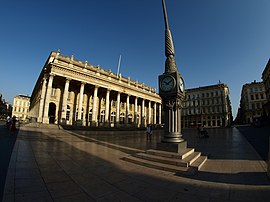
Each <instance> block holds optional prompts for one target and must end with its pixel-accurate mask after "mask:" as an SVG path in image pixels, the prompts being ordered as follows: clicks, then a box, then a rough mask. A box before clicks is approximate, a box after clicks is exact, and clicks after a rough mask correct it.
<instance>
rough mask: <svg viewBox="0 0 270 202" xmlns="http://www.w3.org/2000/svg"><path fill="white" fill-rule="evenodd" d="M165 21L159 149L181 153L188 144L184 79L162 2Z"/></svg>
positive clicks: (160, 79)
mask: <svg viewBox="0 0 270 202" xmlns="http://www.w3.org/2000/svg"><path fill="white" fill-rule="evenodd" d="M162 5H163V13H164V21H165V56H166V62H165V71H164V73H163V74H161V75H159V77H158V79H159V95H160V97H161V98H162V106H163V111H164V120H165V131H164V135H163V138H162V140H161V143H158V148H159V149H161V150H166V151H173V152H178V153H179V152H180V151H181V150H182V149H184V148H186V146H187V144H186V141H185V140H184V139H182V133H181V111H182V108H183V106H182V103H183V101H184V96H185V90H184V87H185V84H184V79H183V77H182V76H181V74H180V73H179V71H178V69H177V66H176V60H175V57H174V46H173V40H172V36H171V32H170V29H169V23H168V18H167V11H166V6H165V1H164V0H162Z"/></svg>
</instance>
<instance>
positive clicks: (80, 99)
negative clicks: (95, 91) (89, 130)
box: [77, 82, 85, 124]
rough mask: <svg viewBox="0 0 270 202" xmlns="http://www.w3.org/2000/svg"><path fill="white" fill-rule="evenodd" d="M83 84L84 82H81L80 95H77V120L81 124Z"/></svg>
mask: <svg viewBox="0 0 270 202" xmlns="http://www.w3.org/2000/svg"><path fill="white" fill-rule="evenodd" d="M84 85H85V83H84V82H82V83H81V88H80V97H79V106H78V119H77V121H79V122H80V123H81V124H82V105H83V93H84Z"/></svg>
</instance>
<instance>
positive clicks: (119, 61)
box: [117, 55, 121, 78]
mask: <svg viewBox="0 0 270 202" xmlns="http://www.w3.org/2000/svg"><path fill="white" fill-rule="evenodd" d="M120 64H121V55H120V56H119V60H118V67H117V78H118V76H119V70H120Z"/></svg>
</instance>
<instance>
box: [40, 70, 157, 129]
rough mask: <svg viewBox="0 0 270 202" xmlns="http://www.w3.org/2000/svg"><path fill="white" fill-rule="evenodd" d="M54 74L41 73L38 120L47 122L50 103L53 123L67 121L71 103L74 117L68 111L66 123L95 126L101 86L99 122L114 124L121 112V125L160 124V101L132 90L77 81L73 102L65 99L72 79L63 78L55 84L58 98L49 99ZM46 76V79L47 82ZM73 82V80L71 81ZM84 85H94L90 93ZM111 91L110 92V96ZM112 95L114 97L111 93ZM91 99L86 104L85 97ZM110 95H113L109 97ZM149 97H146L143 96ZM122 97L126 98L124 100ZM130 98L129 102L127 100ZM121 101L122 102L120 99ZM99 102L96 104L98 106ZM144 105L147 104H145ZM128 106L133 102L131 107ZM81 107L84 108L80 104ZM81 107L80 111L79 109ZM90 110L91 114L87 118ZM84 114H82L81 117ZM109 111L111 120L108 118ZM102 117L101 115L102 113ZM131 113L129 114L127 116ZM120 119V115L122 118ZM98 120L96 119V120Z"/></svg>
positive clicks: (117, 122) (116, 123) (118, 119)
mask: <svg viewBox="0 0 270 202" xmlns="http://www.w3.org/2000/svg"><path fill="white" fill-rule="evenodd" d="M54 77H55V75H54V74H49V75H46V76H44V79H43V83H42V87H41V92H40V101H39V112H38V118H37V120H38V122H41V123H49V122H50V121H49V119H50V117H49V110H50V109H49V106H50V103H52V102H53V103H54V104H55V105H56V109H57V110H56V113H55V114H56V115H55V116H57V118H56V120H55V122H54V123H57V122H58V123H59V122H60V123H64V122H65V123H67V122H66V121H67V117H69V116H67V111H68V109H67V106H68V105H73V106H74V107H73V111H74V109H75V110H76V113H77V115H76V117H74V116H75V115H74V114H73V113H72V114H71V116H72V117H71V118H70V119H71V120H73V121H69V122H68V124H72V125H74V124H82V125H92V126H99V125H100V123H99V122H100V120H101V119H100V118H99V117H100V116H101V107H100V106H101V105H100V104H99V103H100V101H101V99H100V98H101V96H102V95H101V94H99V91H100V89H102V92H103V94H104V89H105V91H106V92H105V96H104V97H102V98H104V99H105V117H103V118H104V119H103V121H104V123H105V125H107V126H112V125H113V126H117V125H118V124H120V122H121V120H120V118H121V114H125V117H124V123H121V124H124V125H132V126H135V127H139V126H141V127H145V126H146V124H154V125H155V124H161V113H162V112H161V103H159V102H156V101H153V100H150V99H146V98H143V97H139V96H137V95H136V94H135V92H133V91H132V90H131V91H128V92H125V93H124V92H119V91H117V90H116V89H113V88H104V87H100V86H98V85H94V84H91V83H86V82H82V81H77V80H76V82H77V83H78V82H80V88H79V93H78V94H77V96H78V99H74V100H73V103H71V101H70V100H69V99H68V96H69V93H70V87H71V85H70V82H71V81H72V79H71V78H66V79H65V85H64V86H60V87H59V86H58V87H57V88H59V89H61V95H60V98H59V100H58V101H53V100H52V99H51V94H52V86H53V82H54ZM62 78H63V77H62ZM47 79H48V82H47ZM74 81H75V80H74ZM86 85H90V86H91V89H92V88H93V87H94V90H93V92H92V91H91V92H92V94H90V93H89V91H86V90H85V89H86ZM112 92H113V95H114V96H112ZM84 95H87V96H88V99H87V100H88V103H87V104H86V103H85V102H84ZM115 95H116V96H115ZM90 97H91V98H92V103H91V104H89V99H90ZM112 97H113V98H112ZM145 97H147V98H149V97H150V96H149V95H147V96H145ZM125 98H126V99H125ZM123 99H125V100H124V103H125V107H122V108H121V106H120V104H121V103H123ZM131 100H132V101H133V102H131ZM113 101H114V102H115V106H113V107H112V102H113ZM121 101H122V102H121ZM98 104H99V105H98ZM147 104H148V105H147ZM130 105H133V106H132V107H131V106H130ZM83 106H84V107H83ZM82 110H83V111H82ZM90 111H91V116H89V117H88V115H89V114H90ZM85 114H86V116H85ZM112 114H115V115H113V116H114V117H113V121H112V118H111V116H112ZM102 116H103V115H102ZM131 116H132V117H131ZM122 118H123V117H122ZM99 119H100V120H99ZM103 121H102V122H103Z"/></svg>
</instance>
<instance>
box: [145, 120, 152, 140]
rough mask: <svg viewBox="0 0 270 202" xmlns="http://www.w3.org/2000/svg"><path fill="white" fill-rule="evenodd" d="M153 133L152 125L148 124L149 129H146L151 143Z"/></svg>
mask: <svg viewBox="0 0 270 202" xmlns="http://www.w3.org/2000/svg"><path fill="white" fill-rule="evenodd" d="M152 133H153V130H152V126H151V124H147V127H146V135H147V140H150V141H151V138H152Z"/></svg>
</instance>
